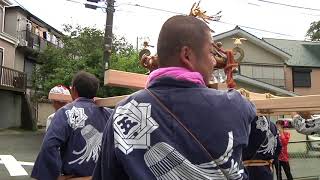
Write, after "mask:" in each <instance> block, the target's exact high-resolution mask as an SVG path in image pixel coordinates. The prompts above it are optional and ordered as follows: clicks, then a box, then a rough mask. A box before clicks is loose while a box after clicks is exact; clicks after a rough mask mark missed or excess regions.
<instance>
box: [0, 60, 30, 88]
mask: <svg viewBox="0 0 320 180" xmlns="http://www.w3.org/2000/svg"><path fill="white" fill-rule="evenodd" d="M26 82H27V75H26V74H25V73H23V72H20V71H17V70H14V69H11V68H7V67H4V66H0V89H5V90H11V91H17V92H25V90H26Z"/></svg>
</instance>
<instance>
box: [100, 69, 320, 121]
mask: <svg viewBox="0 0 320 180" xmlns="http://www.w3.org/2000/svg"><path fill="white" fill-rule="evenodd" d="M147 77H148V76H147V75H144V74H137V73H130V72H124V71H117V70H107V71H106V72H105V85H109V86H116V87H126V88H132V89H143V88H144V87H145V83H146V81H147ZM220 86H221V85H219V84H217V85H216V86H215V85H214V84H213V85H212V86H209V87H213V88H216V89H224V88H222V86H221V87H220ZM219 87H220V88H219ZM239 92H240V93H241V94H242V95H244V96H246V97H247V98H248V99H250V101H252V102H253V103H254V104H255V106H256V108H257V114H258V115H267V114H268V115H282V114H290V113H292V112H300V111H301V112H303V111H309V112H313V113H320V95H312V96H296V97H276V96H272V95H271V94H268V93H267V94H259V93H253V92H249V91H246V90H245V89H239ZM126 97H127V96H126V95H125V96H116V97H110V98H98V99H96V103H97V104H98V105H99V106H107V107H114V106H116V104H117V103H118V102H120V101H121V100H122V99H124V98H126Z"/></svg>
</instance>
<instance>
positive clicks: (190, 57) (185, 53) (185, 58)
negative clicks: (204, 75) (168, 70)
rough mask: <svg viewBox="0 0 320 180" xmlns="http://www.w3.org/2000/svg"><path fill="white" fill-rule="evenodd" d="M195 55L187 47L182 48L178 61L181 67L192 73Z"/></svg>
mask: <svg viewBox="0 0 320 180" xmlns="http://www.w3.org/2000/svg"><path fill="white" fill-rule="evenodd" d="M194 58H195V55H194V53H193V51H192V49H191V48H190V47H188V46H183V47H182V48H181V50H180V54H179V59H180V62H181V64H182V66H183V67H185V68H187V69H189V70H191V71H193V70H194V64H193V61H194Z"/></svg>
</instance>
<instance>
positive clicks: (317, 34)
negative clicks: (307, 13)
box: [306, 21, 320, 41]
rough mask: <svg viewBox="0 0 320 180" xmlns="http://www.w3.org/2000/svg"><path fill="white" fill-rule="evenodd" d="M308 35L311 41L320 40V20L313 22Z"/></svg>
mask: <svg viewBox="0 0 320 180" xmlns="http://www.w3.org/2000/svg"><path fill="white" fill-rule="evenodd" d="M306 36H307V37H308V38H310V40H311V41H320V21H315V22H312V23H311V25H310V28H309V30H308V31H307V34H306Z"/></svg>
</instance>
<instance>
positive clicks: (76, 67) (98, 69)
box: [33, 25, 147, 97]
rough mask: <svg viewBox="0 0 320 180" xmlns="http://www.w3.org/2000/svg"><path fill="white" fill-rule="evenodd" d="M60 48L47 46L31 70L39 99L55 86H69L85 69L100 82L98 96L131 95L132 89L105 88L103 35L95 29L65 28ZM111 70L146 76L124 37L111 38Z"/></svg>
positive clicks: (135, 54)
mask: <svg viewBox="0 0 320 180" xmlns="http://www.w3.org/2000/svg"><path fill="white" fill-rule="evenodd" d="M64 31H65V34H66V35H65V36H64V37H63V38H62V42H63V44H64V46H63V48H57V47H55V46H48V47H47V48H46V49H45V50H44V51H43V52H42V53H41V54H40V55H39V62H40V65H39V66H38V67H37V68H36V70H35V71H34V72H35V73H34V75H33V79H34V88H35V89H40V90H41V92H42V93H41V94H40V96H47V95H48V92H49V91H50V89H51V88H52V87H53V86H55V85H58V84H63V85H65V86H70V83H71V79H72V76H73V74H74V73H76V72H78V71H80V70H85V71H87V72H90V73H92V74H94V75H96V76H97V77H98V78H99V79H100V83H101V84H100V87H101V88H100V90H99V92H98V96H99V97H110V96H116V95H124V94H130V93H132V92H134V90H131V89H126V88H116V87H106V86H104V84H103V82H104V62H103V43H104V33H103V32H102V31H100V30H98V29H96V28H90V27H85V28H82V27H79V26H78V27H72V26H70V25H65V27H64ZM110 68H112V69H117V70H122V71H128V72H136V73H146V72H147V70H146V69H144V68H143V67H141V66H139V62H138V53H137V52H136V51H135V50H134V48H133V46H132V45H131V44H129V43H128V42H127V40H126V39H125V38H124V37H120V38H118V37H116V36H115V37H114V39H113V47H112V55H111V58H110Z"/></svg>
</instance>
